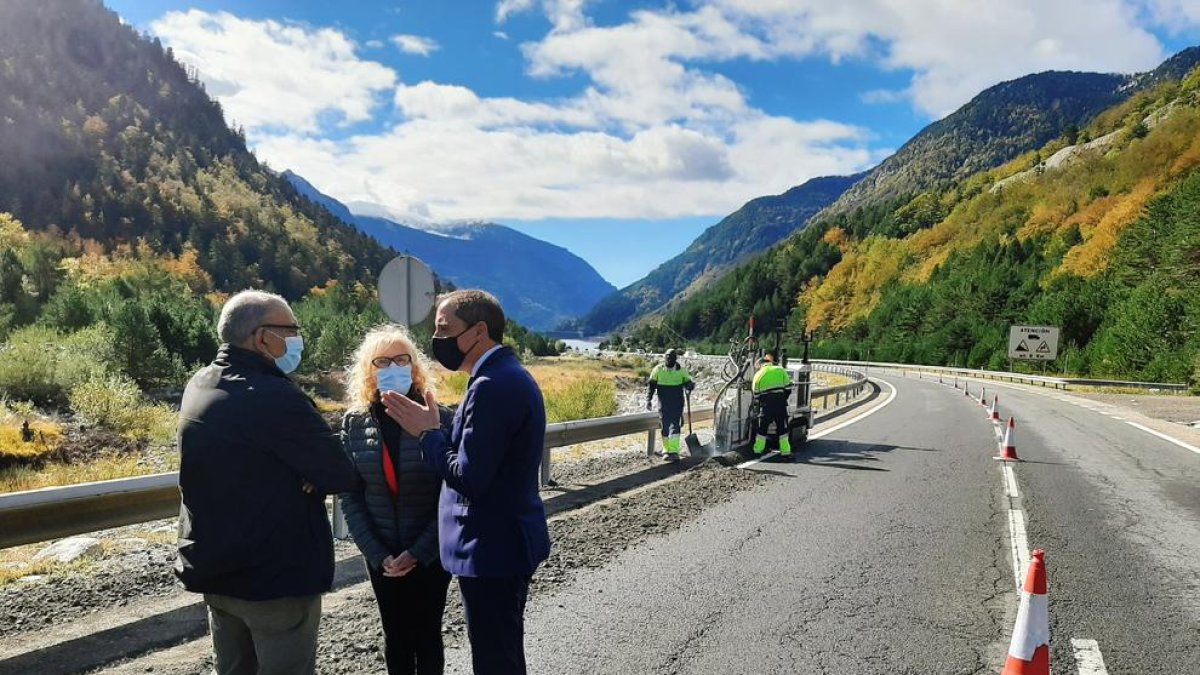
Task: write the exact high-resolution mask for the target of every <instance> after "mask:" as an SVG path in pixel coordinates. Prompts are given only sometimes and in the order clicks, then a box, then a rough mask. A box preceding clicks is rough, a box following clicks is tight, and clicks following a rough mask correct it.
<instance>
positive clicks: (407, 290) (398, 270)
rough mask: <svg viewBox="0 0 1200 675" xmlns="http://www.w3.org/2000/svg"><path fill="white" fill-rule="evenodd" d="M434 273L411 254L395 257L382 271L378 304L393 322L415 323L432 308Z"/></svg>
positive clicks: (408, 324) (409, 324)
mask: <svg viewBox="0 0 1200 675" xmlns="http://www.w3.org/2000/svg"><path fill="white" fill-rule="evenodd" d="M435 295H436V294H435V291H434V280H433V272H432V271H431V270H430V269H429V266H428V265H426V264H425V263H423V262H421V261H420V260H419V259H417V258H414V257H412V256H407V255H402V256H398V257H396V258H393V259H392V260H391V262H389V263H388V264H387V265H386V266H385V267H384V268H383V271H382V272H380V273H379V304H380V305H382V307H383V312H384V313H385V314H387V315H388V318H390V319H391V320H392V321H395V322H396V323H398V324H401V325H403V326H415V325H417V324H419V323H421V322H422V321H424V320H425V319H426V318H427V317H428V316H429V312H430V311H432V310H433V301H434V297H435Z"/></svg>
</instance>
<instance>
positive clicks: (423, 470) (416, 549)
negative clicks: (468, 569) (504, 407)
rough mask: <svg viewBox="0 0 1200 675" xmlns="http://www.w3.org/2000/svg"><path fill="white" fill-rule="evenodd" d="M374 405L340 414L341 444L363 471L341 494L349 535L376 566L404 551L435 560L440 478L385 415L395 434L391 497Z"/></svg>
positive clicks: (446, 418) (447, 415)
mask: <svg viewBox="0 0 1200 675" xmlns="http://www.w3.org/2000/svg"><path fill="white" fill-rule="evenodd" d="M382 414H383V412H382V410H381V409H379V407H378V406H376V407H375V408H374V409H373V410H372V411H371V412H366V413H361V412H358V413H355V412H350V413H347V414H346V416H345V417H344V418H343V419H342V447H343V448H344V449H345V451H346V454H348V455H349V456H350V460H351V461H352V462H353V463H354V467H355V469H357V470H358V473H359V475H360V476H362V480H363V486H362V487H361V488H360V489H359V490H357V491H355V492H346V493H343V494H342V495H341V496H340V499H341V503H342V511H343V513H345V515H346V524H347V525H349V527H350V536H352V537H353V538H354V543H355V544H357V545H358V548H359V550H361V551H362V553H363V557H365V558H366V560H367V563H368V564H370V565H371V567H373V568H375V569H379V568H380V567H381V566H382V565H383V559H384V558H386V557H387V556H389V555H399V554H400V553H402V552H403V551H406V550H407V551H408V552H409V553H410V554H412V555H413V556H414V557H416V558H417V560H419V561H420V562H421V564H423V565H428V564H431V563H434V562H436V561H437V560H438V526H437V510H438V494H439V493H440V492H441V488H442V481H441V479H439V478H438V477H437V475H436V474H435V473H434V472H433V469H432V468H431V467H430V466H429V465H428V464H426V462H425V460H424V459H423V458H422V456H421V447H420V446H419V445H418V444H417V439H416V438H415V437H413V436H410V435H409V434H407V433H406V432H404V430H402V429H400V428H399V425H396V424H395V422H392V421H391V420H390V419H384V421H383V423H384V424H387V425H389V426H391V429H390V431H389V434H388V436H389V437H392V438H395V437H397V436H398V437H399V438H400V443H399V447H398V448H390V449H391V451H392V455H393V461H394V462H395V467H396V484H397V488H398V489H397V495H396V498H395V499H393V498H392V494H391V492H390V490H388V485H387V480H386V478H385V477H384V470H383V444H382V443H381V442H380V439H381V437H382V432H381V429H380V419H383V418H381V417H379V416H380V415H382ZM452 419H453V414H452V413H451V412H450V411H449V410H446V409H443V410H442V425H443V426H445V427H447V428H448V427H449V425H450V423H451V421H452Z"/></svg>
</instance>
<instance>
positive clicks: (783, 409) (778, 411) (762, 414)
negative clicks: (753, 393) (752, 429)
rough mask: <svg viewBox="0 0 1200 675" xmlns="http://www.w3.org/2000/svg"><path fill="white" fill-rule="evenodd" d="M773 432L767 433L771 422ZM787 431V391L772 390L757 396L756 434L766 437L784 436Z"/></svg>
mask: <svg viewBox="0 0 1200 675" xmlns="http://www.w3.org/2000/svg"><path fill="white" fill-rule="evenodd" d="M772 423H774V424H775V433H774V434H768V433H767V430H768V429H769V428H770V426H771V424H772ZM787 433H788V392H787V391H777V392H776V391H773V392H768V393H765V394H760V395H759V397H758V435H759V436H767V437H768V438H778V437H780V436H786V435H787Z"/></svg>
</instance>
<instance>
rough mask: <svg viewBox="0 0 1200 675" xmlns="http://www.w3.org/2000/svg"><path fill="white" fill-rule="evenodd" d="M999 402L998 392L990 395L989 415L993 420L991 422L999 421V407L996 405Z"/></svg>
mask: <svg viewBox="0 0 1200 675" xmlns="http://www.w3.org/2000/svg"><path fill="white" fill-rule="evenodd" d="M999 404H1000V395H999V394H997V395H996V396H993V397H992V415H991V418H992V421H993V422H999V421H1000V410H999V409H998V408H997V407H996V406H998V405H999Z"/></svg>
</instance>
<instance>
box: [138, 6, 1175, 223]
mask: <svg viewBox="0 0 1200 675" xmlns="http://www.w3.org/2000/svg"><path fill="white" fill-rule="evenodd" d="M1134 1H1135V0H1056V1H1055V2H1052V3H1047V2H1044V1H1042V0H1008V1H1007V2H1004V3H991V4H985V3H983V2H981V1H978V2H977V1H974V0H972V2H969V3H967V2H961V1H954V0H839V2H838V3H829V2H827V1H825V0H694V1H693V2H690V3H687V4H686V5H684V3H680V5H681V6H686V9H678V8H675V7H674V6H671V7H670V8H667V9H661V10H653V11H651V10H642V11H638V12H634V13H632V14H630V15H629V16H628V17H627V18H626V19H625V20H624V21H622V22H620V23H618V24H615V25H604V26H601V25H596V24H595V23H594V22H593V21H592V20H591V19H590V18H589V17H588V16H587V13H586V9H587V7H588V4H589V3H588V2H587V0H502V1H501V2H499V3H498V4H497V5H496V20H497V22H500V23H503V22H505V21H507V20H509V19H510V18H511V17H512V16H514V15H515V14H517V13H520V12H529V11H535V10H536V11H540V12H542V13H544V14H545V15H546V17H547V18H548V19H549V20H550V23H551V27H550V28H549V29H548V30H547V32H546V34H545V35H544V36H543V37H542V38H541V39H540V40H537V41H533V42H527V43H525V44H523V45H521V49H522V53H523V54H524V56H525V58H526V60H527V68H528V72H529V74H530V76H532V77H537V78H559V77H563V76H571V77H579V76H581V78H582V79H583V80H585V81H586V84H585V85H583V86H582V87H580V88H579V89H578V90H577V91H575V92H573V93H572V94H570V95H567V96H564V97H562V98H558V99H550V100H533V99H530V100H523V99H518V98H514V97H506V96H493V97H486V96H480V95H479V94H478V93H476V92H475V91H473V90H471V89H470V88H467V87H464V86H461V85H458V84H453V83H448V82H435V81H419V82H399V78H398V77H397V76H396V74H395V73H394V72H393V71H391V70H390V69H388V68H386V67H384V66H382V65H380V64H377V63H372V62H369V61H364V60H362V59H360V58H359V57H358V56H357V55H356V53H355V46H354V43H353V41H351V40H349V39H348V38H346V37H345V35H344V34H342V33H340V32H339V31H336V30H333V29H316V28H304V27H299V26H291V25H281V24H278V23H274V22H269V21H268V22H253V21H244V20H241V19H237V18H235V17H232V16H230V15H210V14H204V13H201V12H194V11H193V12H189V13H188V14H178V13H176V14H172V15H168V16H167V17H164V19H163V20H162V21H160V22H156V23H155V24H154V26H153V28H154V30H155V32H157V33H159V34H160V35H161V36H163V37H164V40H165V41H166V42H167V44H170V45H173V46H175V48H176V50H177V53H180V54H181V56H183V55H185V54H186V58H188V59H189V60H190V62H192V63H194V64H196V65H197V66H198V67H199V68H200V71H201V74H202V77H203V78H204V79H205V81H206V83H208V85H209V90H210V92H212V93H213V94H215V95H216V96H218V98H220V99H221V100H222V103H224V104H225V105H226V106H227V108H228V109H229V110H230V111H231V113H232V114H234V116H235V117H236V118H237V119H239V120H240V121H242V122H243V123H247V124H248V126H250V127H251V129H250V141H251V143H252V144H253V145H254V147H255V149H256V151H257V152H258V154H259V156H260V157H262V158H263V159H264V160H266V161H268V162H269V163H270V164H271V165H273V166H275V167H277V168H280V169H282V168H291V169H293V170H295V171H297V172H298V173H300V174H301V175H303V176H305V177H306V178H308V179H309V180H311V181H312V182H313V183H314V184H316V185H318V186H319V187H320V188H321V189H322V190H325V191H327V192H329V193H330V194H332V195H334V196H335V197H337V198H339V199H341V200H342V201H344V202H371V203H376V204H381V205H383V207H385V208H388V209H392V210H394V211H395V212H400V213H420V214H427V215H428V216H429V217H431V218H433V219H435V220H449V219H476V218H484V219H501V220H502V219H510V218H520V219H538V218H549V217H554V218H584V217H593V218H599V217H606V218H666V217H678V216H693V215H708V216H715V215H719V214H724V213H728V212H730V211H732V210H733V209H735V208H737V207H738V206H739V205H741V204H742V203H743V202H745V201H746V200H747V199H750V198H752V197H755V196H759V195H763V194H771V193H777V192H781V191H783V190H786V189H787V188H789V187H791V186H793V185H796V184H799V183H801V182H803V181H804V180H806V179H808V178H811V177H814V176H818V175H829V174H847V173H852V172H855V171H859V170H862V169H864V168H866V167H867V166H870V165H871V164H873V163H875V162H877V161H879V160H880V159H881V158H882V155H883V154H885V153H886V151H885V150H882V149H880V148H874V147H872V140H873V137H872V136H871V135H870V134H869V132H868V131H866V130H864V129H861V128H858V127H854V126H852V125H846V124H842V123H838V122H837V121H832V120H819V119H818V120H798V119H793V118H790V117H786V116H781V115H771V114H768V113H766V112H764V111H763V110H761V109H759V108H757V107H756V106H755V105H754V103H753V101H752V100H751V99H750V97H749V95H748V93H747V92H746V91H745V90H744V89H743V88H742V86H740V85H739V83H738V82H735V81H733V80H732V79H730V78H728V77H725V76H723V75H721V74H719V73H718V72H717V70H716V69H715V68H714V67H713V65H714V64H717V63H721V62H729V61H735V60H739V61H746V60H749V61H777V60H792V61H800V60H803V59H813V58H819V59H828V60H832V61H843V60H850V59H853V60H861V61H865V62H868V63H874V64H875V65H877V66H878V67H880V68H883V69H890V70H896V71H899V72H901V73H906V74H909V75H908V76H909V85H908V87H906V88H904V89H902V90H900V91H896V90H875V91H871V92H865V93H864V94H862V98H863V100H865V101H873V102H888V101H909V102H911V104H912V105H914V106H916V107H917V108H918V109H919V110H922V111H924V112H927V113H929V114H931V115H938V114H943V113H945V112H948V111H949V110H952V109H953V108H955V107H957V106H958V105H961V104H962V103H964V102H966V101H967V100H968V99H969V98H970V97H971V96H973V95H974V94H976V93H978V91H979V90H981V89H982V88H984V87H986V86H989V85H991V84H994V83H996V82H998V81H1000V80H1002V79H1006V78H1011V77H1016V76H1020V75H1023V74H1026V73H1029V72H1034V71H1038V70H1043V69H1048V68H1075V69H1087V70H1110V71H1132V70H1138V69H1142V68H1147V67H1150V66H1152V65H1154V63H1155V62H1156V61H1157V59H1158V58H1159V57H1160V56H1161V47H1160V46H1159V44H1158V42H1157V41H1156V40H1155V39H1154V38H1153V36H1151V35H1150V34H1149V33H1148V32H1146V30H1145V29H1144V28H1142V27H1140V26H1139V24H1138V21H1139V20H1145V17H1146V16H1148V12H1149V9H1147V8H1145V7H1144V8H1142V9H1137V8H1135V7H1134V6H1133V5H1131V4H1128V3H1131V2H1134ZM1144 1H1145V2H1156V3H1158V4H1160V5H1162V7H1164V8H1166V9H1163V10H1162V11H1163V12H1166V11H1167V9H1170V7H1173V6H1174V5H1172V4H1170V3H1172V2H1182V0H1144ZM1138 17H1142V18H1141V19H1139V18H1138ZM230 31H237V33H238V36H237V39H236V40H234V39H232V38H231V37H230V36H229V35H227V33H228V32H230ZM405 37H414V38H415V37H416V36H405ZM498 37H499V36H498ZM420 39H427V38H420ZM503 39H507V35H505V36H504V37H503ZM234 43H242V46H241V47H240V48H239V47H237V45H236V44H234ZM246 43H249V44H250V46H246ZM397 44H399V43H397ZM313 45H319V46H322V47H323V49H318V50H316V55H315V56H314V54H312V53H309V50H310V48H311V47H312V46H313ZM335 46H336V48H334V47H335ZM402 48H403V46H402ZM295 59H299V60H298V61H296V63H299V64H300V68H298V69H297V68H295V66H294V65H293V60H295ZM327 71H328V72H327ZM281 73H282V75H281ZM311 73H315V74H316V76H317V78H316V79H315V80H313V81H316V82H317V83H318V84H319V85H321V86H318V87H315V88H314V87H313V86H312V85H311V84H310V80H311V78H310V74H311ZM335 75H336V77H335ZM323 78H327V79H323ZM281 80H282V81H281ZM779 86H791V85H790V84H789V83H784V82H781V83H779ZM296 92H299V93H296ZM335 92H337V93H338V94H337V95H336V96H335V95H334V93H335ZM382 92H387V93H389V94H390V95H391V98H390V101H389V102H388V103H389V104H390V106H391V107H390V108H389V109H387V110H386V111H383V112H387V113H389V115H388V117H387V118H386V119H388V120H392V121H391V122H389V123H388V124H387V126H382V124H381V126H380V128H379V130H377V131H372V132H370V133H360V134H352V135H345V134H339V135H338V136H337V138H336V139H334V138H329V137H324V136H323V131H324V129H322V127H321V125H320V124H319V123H318V120H323V119H325V117H324V116H325V115H329V114H330V113H336V114H339V115H341V117H342V118H344V119H345V120H347V121H362V120H365V119H369V118H372V113H373V112H380V111H376V110H375V109H374V107H373V106H374V105H375V104H376V102H377V99H378V98H379V97H380V95H381V93H382ZM297 99H298V100H297ZM280 101H284V103H285V104H282V105H281V103H280ZM252 103H253V104H252ZM235 110H236V112H235ZM247 116H248V117H249V118H250V119H251V120H256V121H257V122H258V123H257V124H250V123H249V122H248V120H247ZM373 119H375V121H377V122H381V121H382V120H383V119H385V118H384V117H383V116H382V115H377V116H376V117H374V118H373Z"/></svg>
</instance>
